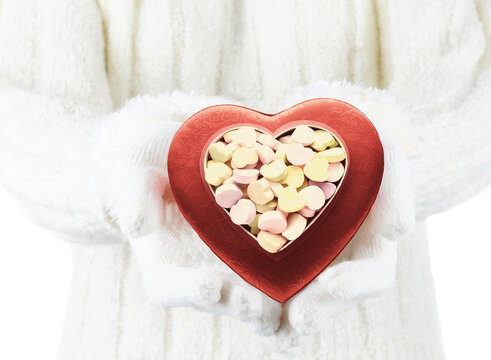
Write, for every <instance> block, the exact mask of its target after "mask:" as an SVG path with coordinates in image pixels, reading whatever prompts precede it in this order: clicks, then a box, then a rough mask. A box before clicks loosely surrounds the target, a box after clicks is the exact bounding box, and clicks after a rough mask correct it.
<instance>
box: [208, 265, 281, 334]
mask: <svg viewBox="0 0 491 360" xmlns="http://www.w3.org/2000/svg"><path fill="white" fill-rule="evenodd" d="M216 274H218V275H217V276H219V277H220V278H221V279H222V281H223V286H222V293H221V294H222V296H221V299H220V301H219V302H218V303H217V304H215V305H214V306H213V308H211V309H208V311H211V312H213V313H215V314H220V315H226V316H230V317H233V318H236V319H238V320H240V321H242V322H244V323H246V324H247V325H248V326H249V328H250V329H251V330H252V331H253V332H255V333H257V334H260V335H271V334H273V333H274V332H275V331H276V330H277V329H278V327H279V325H280V319H281V311H282V307H281V304H280V303H279V302H277V301H275V300H273V299H271V298H270V297H268V296H266V295H265V294H263V293H262V292H260V291H259V290H257V289H256V288H254V287H253V286H251V285H249V284H248V283H246V282H245V281H244V280H242V279H240V278H239V277H238V276H237V275H236V274H234V273H232V272H216ZM202 310H205V311H206V309H202Z"/></svg>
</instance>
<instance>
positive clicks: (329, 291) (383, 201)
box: [268, 82, 415, 355]
mask: <svg viewBox="0 0 491 360" xmlns="http://www.w3.org/2000/svg"><path fill="white" fill-rule="evenodd" d="M315 97H332V98H337V99H340V100H344V101H347V102H349V103H351V104H353V105H354V106H355V107H357V108H358V109H360V110H361V111H362V112H363V113H365V114H366V115H367V116H368V118H369V119H370V120H371V121H372V122H373V123H374V125H375V127H376V129H377V131H378V132H379V136H380V138H381V142H382V145H383V148H384V161H385V164H384V175H383V178H382V183H381V187H380V190H379V193H378V195H377V198H376V201H375V203H374V205H373V206H372V209H371V210H370V212H369V214H368V216H367V218H366V219H365V221H364V222H363V224H362V226H361V227H360V228H359V230H358V231H357V232H356V234H355V236H354V237H353V239H352V240H351V241H350V242H349V244H348V245H347V246H346V248H345V249H344V250H343V251H342V252H341V254H340V255H339V256H338V258H336V259H335V261H334V262H333V263H331V264H330V265H329V266H328V267H327V268H326V269H325V270H324V271H323V272H322V273H321V274H320V275H319V276H318V277H317V278H316V279H315V280H314V281H313V282H312V283H310V284H309V285H308V286H307V287H306V288H305V289H303V290H302V291H301V292H300V293H298V294H297V295H295V296H294V297H293V298H291V299H290V300H288V301H287V302H286V303H285V304H284V310H283V317H282V324H281V327H280V329H279V330H278V332H277V333H276V334H275V335H274V336H272V337H271V338H269V339H268V342H269V344H270V345H271V346H272V347H273V348H274V350H276V351H280V352H285V353H287V354H290V355H295V354H297V353H298V352H299V351H300V345H302V344H303V343H304V342H305V341H307V338H308V337H309V336H310V335H313V334H315V333H316V332H318V331H319V330H320V329H321V327H322V326H323V325H324V324H325V323H326V322H327V321H328V319H330V318H332V317H334V316H336V315H339V314H340V313H342V312H344V311H346V310H348V309H350V308H351V307H353V306H354V305H356V303H357V302H358V301H359V300H362V299H365V298H370V297H376V296H380V295H382V294H384V293H385V292H386V291H387V290H388V289H389V288H390V287H391V285H392V283H393V281H394V278H395V273H396V263H397V242H396V241H395V240H396V239H398V238H399V237H401V236H403V235H405V234H407V233H408V232H410V231H411V230H412V229H413V227H414V222H415V220H414V210H413V201H412V194H411V185H410V179H409V167H408V161H407V159H406V155H405V154H404V152H403V151H402V149H401V148H400V147H399V145H398V144H397V143H396V141H395V140H394V136H389V133H390V132H391V129H394V130H396V131H397V133H395V132H393V133H395V134H396V135H395V136H396V137H397V136H400V135H401V134H405V132H404V130H405V129H404V127H403V128H400V129H398V128H397V126H398V125H399V121H401V122H405V121H406V120H405V119H404V115H403V114H402V113H401V112H400V110H398V109H397V107H395V105H394V103H393V102H392V100H391V98H390V97H389V96H388V95H386V94H384V93H383V92H380V91H376V90H373V89H368V90H364V89H361V88H358V87H356V86H352V85H350V84H348V83H331V84H330V83H325V82H318V83H315V84H312V85H309V86H306V87H304V88H301V89H299V90H298V91H297V92H296V93H295V94H293V95H292V96H291V97H290V98H289V100H288V102H287V104H286V105H284V108H287V107H288V106H291V105H293V104H295V103H298V102H300V101H303V100H306V99H310V98H315ZM388 122H390V124H389V125H386V123H388ZM406 124H407V122H406ZM407 134H410V133H407ZM409 140H410V139H409V138H403V139H401V138H399V142H401V141H402V143H403V144H406V145H409V143H410V142H409ZM408 150H409V148H408Z"/></svg>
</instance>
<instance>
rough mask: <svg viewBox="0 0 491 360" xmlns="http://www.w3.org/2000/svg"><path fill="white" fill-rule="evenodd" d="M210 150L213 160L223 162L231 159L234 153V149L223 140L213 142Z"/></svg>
mask: <svg viewBox="0 0 491 360" xmlns="http://www.w3.org/2000/svg"><path fill="white" fill-rule="evenodd" d="M208 151H209V153H210V156H211V158H212V159H213V160H215V161H220V162H223V163H224V162H227V161H229V160H230V159H231V158H232V154H233V151H232V149H231V148H230V147H228V146H227V145H226V144H225V143H223V142H216V143H214V144H211V145H210V147H209V149H208Z"/></svg>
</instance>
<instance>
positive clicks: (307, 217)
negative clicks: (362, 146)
mask: <svg viewBox="0 0 491 360" xmlns="http://www.w3.org/2000/svg"><path fill="white" fill-rule="evenodd" d="M203 166H204V167H205V169H204V174H205V180H206V182H207V183H208V184H209V185H210V186H211V189H212V191H213V194H214V196H215V200H216V202H217V203H218V205H220V206H221V207H222V208H224V209H225V210H226V211H227V212H228V214H229V215H230V218H231V220H232V222H233V223H235V224H237V225H241V226H243V228H244V230H246V231H248V232H249V233H250V234H251V236H252V237H254V238H255V239H256V240H257V241H258V243H259V245H260V246H261V247H262V248H263V249H264V250H266V251H268V252H270V253H275V252H278V251H281V250H283V249H285V248H286V246H288V245H289V244H290V243H291V242H292V241H294V240H295V239H297V238H298V237H299V236H300V235H301V234H302V233H303V232H304V231H305V229H306V228H307V227H308V226H309V225H310V224H311V223H312V222H313V221H315V218H316V215H317V214H318V213H319V212H320V211H322V210H323V209H324V208H325V207H326V206H327V204H328V203H329V200H330V199H332V198H333V196H334V194H335V192H336V190H337V188H338V187H339V184H340V182H341V181H342V180H343V177H344V175H345V169H346V151H345V149H344V148H343V147H342V146H341V145H340V144H339V142H338V141H337V139H336V138H335V136H334V135H333V134H332V133H331V132H329V131H327V130H325V129H322V128H318V127H314V126H307V125H299V126H296V127H294V128H293V129H290V130H289V131H288V132H285V133H284V134H282V136H281V137H280V138H279V139H276V138H274V137H273V136H271V135H270V134H267V133H265V132H262V131H260V130H258V129H255V128H253V127H248V126H243V127H238V128H235V129H232V130H229V131H227V132H226V133H224V134H223V135H222V136H221V137H220V138H218V139H216V141H214V142H213V143H212V144H211V145H210V146H209V148H208V151H207V153H206V156H205V163H204V164H203Z"/></svg>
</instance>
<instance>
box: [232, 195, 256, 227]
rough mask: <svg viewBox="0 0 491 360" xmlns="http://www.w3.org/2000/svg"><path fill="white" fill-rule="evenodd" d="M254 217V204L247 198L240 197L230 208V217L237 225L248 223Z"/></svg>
mask: <svg viewBox="0 0 491 360" xmlns="http://www.w3.org/2000/svg"><path fill="white" fill-rule="evenodd" d="M255 217H256V206H255V205H254V203H253V202H252V201H251V200H249V199H240V200H239V201H238V202H237V204H235V205H234V206H232V207H231V208H230V219H232V222H233V223H234V224H237V225H249V224H251V223H252V222H253V221H254V218H255Z"/></svg>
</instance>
